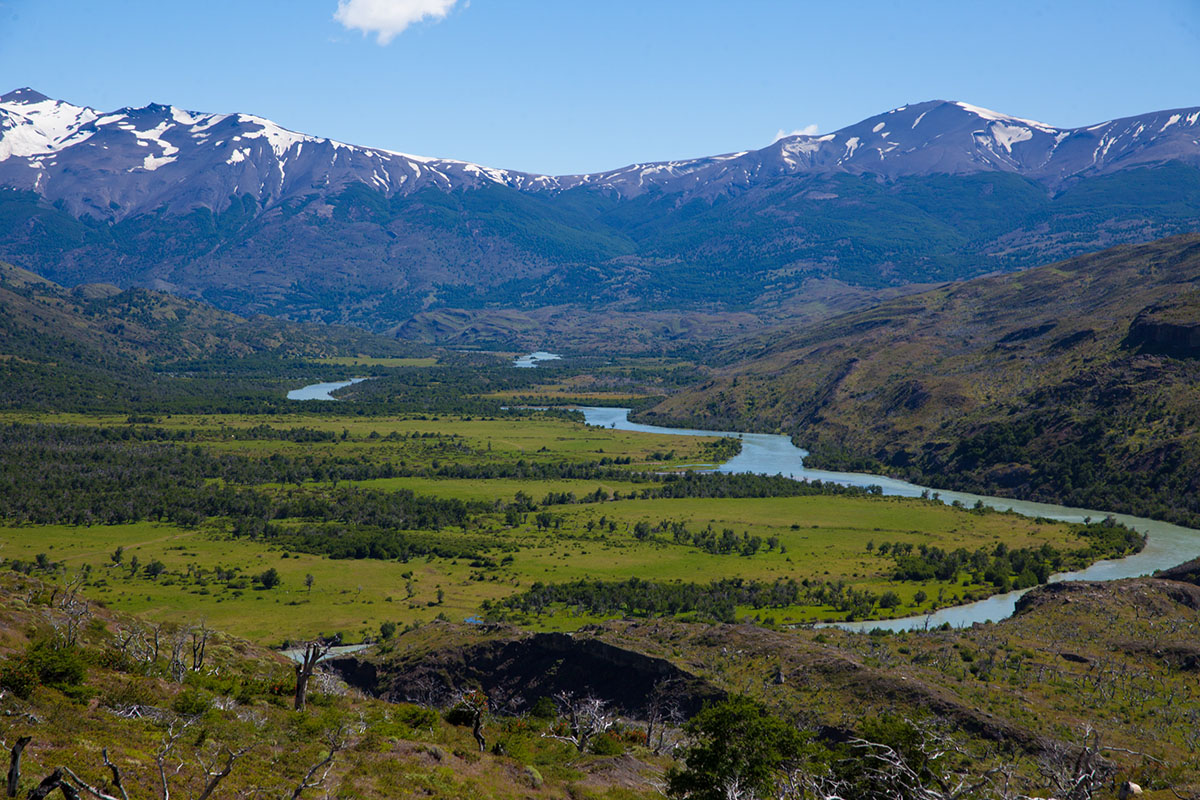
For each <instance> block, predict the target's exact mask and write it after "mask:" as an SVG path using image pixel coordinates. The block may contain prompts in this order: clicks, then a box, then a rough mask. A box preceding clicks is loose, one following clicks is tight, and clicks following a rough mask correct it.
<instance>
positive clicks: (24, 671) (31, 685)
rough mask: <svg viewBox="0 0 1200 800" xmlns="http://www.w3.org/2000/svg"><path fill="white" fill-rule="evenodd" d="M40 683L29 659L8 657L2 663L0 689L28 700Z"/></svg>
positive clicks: (0, 667)
mask: <svg viewBox="0 0 1200 800" xmlns="http://www.w3.org/2000/svg"><path fill="white" fill-rule="evenodd" d="M38 683H40V681H39V680H38V674H37V672H36V671H35V670H34V669H33V667H32V666H31V665H30V664H29V661H28V660H27V659H24V658H6V659H5V660H4V662H3V663H0V689H3V690H5V691H7V692H12V693H13V694H15V695H16V696H17V697H19V698H21V699H22V700H26V699H28V698H29V695H31V694H32V693H33V690H34V689H36V688H37V686H38Z"/></svg>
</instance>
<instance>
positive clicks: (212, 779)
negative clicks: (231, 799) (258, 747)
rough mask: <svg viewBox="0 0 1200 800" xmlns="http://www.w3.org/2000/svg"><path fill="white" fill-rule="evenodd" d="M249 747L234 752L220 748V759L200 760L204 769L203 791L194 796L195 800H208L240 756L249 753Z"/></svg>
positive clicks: (230, 749) (231, 770) (226, 748)
mask: <svg viewBox="0 0 1200 800" xmlns="http://www.w3.org/2000/svg"><path fill="white" fill-rule="evenodd" d="M250 749H251V748H250V746H246V747H243V748H240V749H238V750H234V749H232V748H230V747H223V748H221V755H220V757H214V758H213V759H212V760H211V761H207V762H206V761H204V760H203V759H202V760H201V766H202V768H203V769H204V777H205V781H204V789H203V791H201V792H200V794H198V795H197V796H196V800H208V798H209V797H211V796H212V793H213V792H215V791H216V790H217V787H218V786H220V785H221V781H223V780H225V779H226V778H228V777H229V773H231V772H233V765H234V764H236V763H237V762H238V760H239V759H240V758H242V756H244V755H246V753H248V752H250Z"/></svg>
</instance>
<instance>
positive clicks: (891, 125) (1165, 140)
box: [0, 89, 1200, 329]
mask: <svg viewBox="0 0 1200 800" xmlns="http://www.w3.org/2000/svg"><path fill="white" fill-rule="evenodd" d="M0 186H3V187H8V189H9V191H7V192H5V193H4V194H3V197H2V198H0V256H2V257H5V258H7V259H9V260H13V261H15V262H17V263H18V264H20V265H21V266H24V267H27V268H30V269H33V270H35V271H38V272H41V273H43V274H46V275H47V276H48V277H51V278H53V279H55V280H58V281H60V282H65V283H74V282H79V281H97V280H103V281H108V282H113V283H118V284H121V285H131V284H142V285H148V286H152V287H154V288H160V289H167V290H171V291H176V292H178V293H181V294H188V295H193V296H200V297H204V298H206V299H208V300H210V301H213V302H215V303H217V304H218V305H222V306H225V307H228V308H231V309H233V310H237V311H241V312H251V311H266V312H270V313H283V314H287V315H290V316H295V317H313V318H320V319H328V320H339V321H350V322H357V323H360V324H368V325H370V326H371V327H375V328H380V329H384V328H389V327H391V326H393V325H397V324H400V323H402V322H404V321H405V320H408V319H409V318H410V316H411V315H412V314H414V313H416V312H419V311H422V310H429V309H436V308H438V307H460V308H473V307H478V306H483V305H498V306H508V307H526V308H528V307H541V306H550V305H558V304H564V303H569V304H574V305H584V306H593V307H594V306H610V305H613V304H617V305H620V306H622V307H625V308H632V309H638V308H653V309H660V308H696V307H716V308H724V309H734V310H736V309H756V308H762V307H764V306H769V305H771V304H780V303H784V302H786V301H787V300H788V298H793V299H794V298H796V297H797V296H802V295H803V293H804V292H805V291H806V288H805V287H808V286H811V284H812V282H813V281H814V280H822V281H828V280H830V279H832V280H834V281H837V282H841V283H845V284H859V285H867V286H888V285H900V284H905V283H911V282H921V281H934V280H946V279H955V278H961V277H966V276H969V275H973V274H978V273H981V272H987V271H991V270H994V269H997V268H999V269H1005V268H1014V267H1019V266H1025V265H1029V264H1033V263H1039V262H1043V261H1049V260H1052V259H1054V258H1057V257H1060V256H1065V255H1069V254H1072V253H1075V252H1081V251H1084V250H1090V249H1098V248H1100V247H1103V246H1106V245H1109V244H1113V243H1117V242H1121V241H1133V240H1143V239H1148V238H1153V237H1155V236H1159V235H1165V234H1169V233H1174V232H1178V231H1181V230H1189V229H1195V228H1196V227H1198V226H1200V109H1181V110H1174V111H1162V112H1154V113H1149V114H1144V115H1140V116H1137V117H1130V118H1127V119H1122V120H1114V121H1110V122H1105V123H1101V124H1099V125H1094V126H1089V127H1086V128H1077V129H1069V130H1068V129H1059V128H1055V127H1053V126H1050V125H1046V124H1043V123H1039V122H1033V121H1030V120H1023V119H1018V118H1015V117H1009V116H1006V115H1003V114H998V113H995V112H992V111H988V110H986V109H981V108H977V107H974V106H970V105H967V104H965V103H952V102H941V101H934V102H927V103H920V104H917V105H911V106H905V107H903V108H898V109H895V110H893V111H889V112H887V113H885V114H881V115H879V116H876V117H872V118H870V119H868V120H864V121H863V122H860V123H857V124H855V125H851V126H849V127H847V128H844V129H842V130H840V131H836V132H834V133H830V134H825V135H820V136H791V137H787V138H784V139H781V140H779V141H777V142H775V143H774V144H772V145H770V146H769V147H765V148H762V149H760V150H752V151H746V152H741V153H731V154H727V155H722V156H713V157H709V158H702V159H693V160H687V161H672V162H662V163H652V164H635V165H631V166H628V167H624V168H621V169H617V170H612V171H610V172H604V173H598V174H592V175H567V176H556V177H552V176H544V175H531V174H528V173H522V172H515V171H510V170H503V169H494V168H489V167H483V166H480V165H477V164H471V163H467V162H462V161H454V160H448V159H432V158H422V157H419V156H412V155H405V154H402V153H396V152H391V151H387V150H380V149H373V148H367V147H357V146H352V145H348V144H343V143H341V142H336V141H332V140H329V139H323V138H318V137H313V136H307V135H304V134H300V133H294V132H292V131H288V130H285V129H283V128H281V127H279V126H278V125H275V124H274V123H272V122H270V121H269V120H266V119H263V118H261V117H255V116H252V115H248V114H201V113H195V112H191V111H184V110H182V109H179V108H175V107H173V106H163V105H149V106H146V107H144V108H137V109H132V108H125V109H120V110H117V111H114V112H110V113H102V112H99V111H96V110H94V109H90V108H86V107H80V106H74V105H71V104H69V103H65V102H62V101H58V100H53V99H50V98H47V97H45V96H43V95H41V94H38V93H37V92H34V91H32V90H29V89H20V90H17V91H15V92H11V93H9V94H7V95H4V96H3V97H2V98H0Z"/></svg>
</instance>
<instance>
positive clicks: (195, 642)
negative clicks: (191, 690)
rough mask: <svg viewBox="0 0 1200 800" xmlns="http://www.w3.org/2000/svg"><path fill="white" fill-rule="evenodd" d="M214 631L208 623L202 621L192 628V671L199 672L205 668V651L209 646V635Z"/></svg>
mask: <svg viewBox="0 0 1200 800" xmlns="http://www.w3.org/2000/svg"><path fill="white" fill-rule="evenodd" d="M211 633H212V631H210V630H209V629H208V625H206V624H205V623H203V622H201V623H200V626H199V627H198V628H192V630H191V635H192V672H199V671H200V670H201V669H203V668H204V651H205V649H206V648H207V647H208V637H209V636H210V635H211Z"/></svg>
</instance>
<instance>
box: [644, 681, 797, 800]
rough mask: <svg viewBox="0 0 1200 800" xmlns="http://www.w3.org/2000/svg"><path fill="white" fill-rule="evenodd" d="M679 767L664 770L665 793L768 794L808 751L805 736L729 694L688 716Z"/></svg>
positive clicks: (720, 797) (718, 799)
mask: <svg viewBox="0 0 1200 800" xmlns="http://www.w3.org/2000/svg"><path fill="white" fill-rule="evenodd" d="M684 730H685V731H686V732H687V733H688V735H689V736H690V737H691V739H692V743H691V745H689V746H688V747H687V748H686V750H685V752H684V756H683V764H684V766H683V768H682V769H679V768H677V767H673V768H672V769H671V770H670V771H669V772H668V773H667V795H668V796H670V797H677V798H689V800H728V798H730V797H744V796H750V797H768V796H772V794H773V790H774V789H775V785H776V783H777V782H778V780H779V779H780V776H781V775H782V774H783V773H785V772H786V771H788V770H790V769H793V768H794V767H795V766H796V765H797V764H799V763H801V762H803V761H805V760H807V759H808V758H809V757H810V749H809V747H810V746H809V744H808V741H807V738H806V737H805V736H804V735H803V734H801V733H800V732H799V731H798V730H797V729H796V728H795V727H793V726H791V725H789V724H788V723H786V722H784V721H783V720H782V719H780V718H779V717H776V716H774V715H773V714H771V713H770V712H769V711H768V710H767V708H766V707H765V706H764V705H763V704H762V703H759V702H758V701H756V700H752V699H750V698H749V697H743V696H734V697H731V698H729V699H728V700H725V701H723V702H720V703H717V704H715V705H712V706H709V707H707V708H705V709H704V710H703V711H701V712H700V713H699V714H697V715H696V716H695V717H693V718H692V719H691V720H689V721H688V723H687V725H685V726H684Z"/></svg>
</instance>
